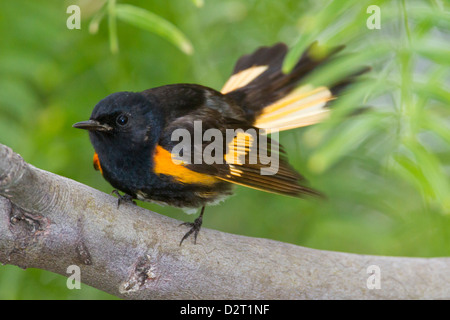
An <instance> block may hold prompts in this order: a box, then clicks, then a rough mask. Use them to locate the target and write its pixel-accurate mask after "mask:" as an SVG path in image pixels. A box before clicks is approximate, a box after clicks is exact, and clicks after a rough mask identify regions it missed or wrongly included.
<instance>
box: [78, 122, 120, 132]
mask: <svg viewBox="0 0 450 320" xmlns="http://www.w3.org/2000/svg"><path fill="white" fill-rule="evenodd" d="M72 127H74V128H77V129H84V130H90V131H111V130H112V129H113V128H112V127H111V126H109V125H107V124H103V123H100V122H98V121H96V120H87V121H81V122H77V123H75V124H73V125H72Z"/></svg>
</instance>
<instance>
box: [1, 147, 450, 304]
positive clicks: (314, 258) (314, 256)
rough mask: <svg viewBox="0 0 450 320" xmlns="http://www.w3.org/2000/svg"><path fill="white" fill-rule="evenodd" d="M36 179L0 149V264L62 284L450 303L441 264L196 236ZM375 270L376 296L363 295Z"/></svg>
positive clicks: (183, 295)
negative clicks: (69, 279) (73, 270)
mask: <svg viewBox="0 0 450 320" xmlns="http://www.w3.org/2000/svg"><path fill="white" fill-rule="evenodd" d="M116 201H117V200H116V199H115V198H113V197H111V196H109V195H107V194H105V193H102V192H100V191H97V190H94V189H92V188H90V187H88V186H85V185H83V184H80V183H78V182H75V181H73V180H70V179H67V178H64V177H61V176H58V175H55V174H53V173H50V172H46V171H43V170H40V169H37V168H35V167H33V166H31V165H29V164H27V163H25V162H24V160H23V159H22V158H21V157H20V156H19V155H17V154H15V153H14V152H13V151H12V150H11V149H10V148H8V147H6V146H4V145H1V144H0V262H1V263H7V264H13V265H17V266H20V267H22V268H28V267H33V268H40V269H45V270H49V271H52V272H56V273H59V274H61V275H64V276H68V275H69V274H67V267H68V266H70V265H78V266H79V267H80V270H81V281H82V282H83V283H86V284H88V285H90V286H93V287H95V288H98V289H100V290H103V291H106V292H108V293H110V294H113V295H115V296H118V297H121V298H125V299H436V298H444V299H448V298H450V292H449V286H448V284H449V283H450V273H449V272H448V269H449V268H450V258H431V259H422V258H399V257H378V256H366V255H356V254H347V253H340V252H330V251H321V250H314V249H308V248H303V247H299V246H295V245H291V244H286V243H281V242H277V241H272V240H266V239H258V238H249V237H244V236H238V235H232V234H226V233H222V232H219V231H214V230H208V229H206V228H204V229H202V231H201V233H200V235H199V239H198V242H197V245H194V244H193V243H192V242H191V241H185V242H184V243H183V245H182V246H179V241H180V239H181V237H182V236H183V234H184V233H185V232H186V230H185V229H184V228H180V227H179V224H180V222H179V221H176V220H174V219H170V218H168V217H165V216H162V215H159V214H157V213H154V212H151V211H148V210H145V209H142V208H140V207H138V206H133V205H126V204H125V205H122V206H121V207H120V209H118V208H117V202H116ZM372 265H375V266H378V267H379V270H380V272H381V273H380V278H379V279H380V284H381V289H369V288H368V286H367V282H368V279H369V282H371V278H372V277H375V275H371V274H368V273H367V270H368V267H369V266H372Z"/></svg>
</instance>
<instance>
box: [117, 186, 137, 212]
mask: <svg viewBox="0 0 450 320" xmlns="http://www.w3.org/2000/svg"><path fill="white" fill-rule="evenodd" d="M111 194H115V195H116V196H117V197H118V198H119V199H118V200H117V209H118V208H119V207H120V205H121V204H122V203H132V204H134V205H136V202H134V201H133V196H130V195H129V194H128V193H124V195H123V196H122V195H121V194H120V193H119V191H117V190H115V189H114V190H113V191H111Z"/></svg>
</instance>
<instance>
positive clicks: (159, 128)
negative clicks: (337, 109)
mask: <svg viewBox="0 0 450 320" xmlns="http://www.w3.org/2000/svg"><path fill="white" fill-rule="evenodd" d="M318 48H319V47H318V45H317V43H316V42H315V43H313V44H312V45H311V46H309V47H308V48H307V50H305V52H304V53H303V55H302V56H301V58H300V59H299V61H298V62H297V64H296V65H295V66H294V67H293V69H292V71H290V72H289V73H287V74H286V73H283V71H282V65H283V61H284V59H285V56H286V54H287V51H288V48H287V46H286V45H285V44H283V43H278V44H276V45H274V46H271V47H261V48H259V49H258V50H256V51H255V52H253V53H252V54H250V55H245V56H243V57H241V58H240V59H239V60H238V61H237V63H236V65H235V67H234V70H233V73H232V75H231V77H230V78H229V80H228V81H227V82H226V83H225V85H224V86H223V88H222V89H221V91H216V90H214V89H211V88H208V87H205V86H201V85H197V84H172V85H165V86H161V87H157V88H152V89H148V90H145V91H142V92H117V93H113V94H111V95H109V96H107V97H106V98H104V99H103V100H101V101H100V102H99V103H98V104H97V105H96V106H95V108H94V110H93V111H92V114H91V117H90V119H89V120H88V121H83V122H78V123H75V124H74V125H73V127H75V128H79V129H86V130H88V131H89V137H90V140H91V143H92V145H93V147H94V149H95V153H94V167H95V168H96V169H97V170H99V171H100V172H101V174H102V175H103V177H104V178H105V179H106V180H107V181H108V182H109V183H110V184H111V185H112V186H113V187H114V188H116V189H118V190H120V191H122V192H124V195H120V194H119V193H118V192H117V191H116V190H115V193H116V194H117V195H118V196H119V202H118V205H120V203H121V202H122V201H124V200H126V201H129V202H132V201H133V200H134V199H138V200H143V201H149V202H155V203H160V204H165V205H167V204H168V205H171V206H175V207H180V208H191V209H193V208H197V209H199V208H201V213H200V215H199V217H198V218H197V219H195V221H194V222H193V223H184V224H185V225H188V226H190V229H189V231H188V232H187V233H186V234H185V235H184V237H182V239H181V242H180V244H181V243H182V242H183V241H184V240H185V239H186V238H187V237H189V236H190V235H191V234H192V233H193V234H194V242H196V240H197V234H198V232H199V230H200V227H201V224H202V219H203V213H204V210H205V206H206V205H211V204H214V203H217V202H218V201H220V200H222V199H224V198H225V197H226V196H228V195H230V194H231V193H232V189H233V186H234V185H241V186H246V187H250V188H255V189H259V190H262V191H267V192H272V193H277V194H281V195H289V196H294V197H302V196H304V195H318V194H319V192H317V191H315V190H313V189H311V188H309V187H307V186H306V185H305V184H306V181H305V179H304V178H303V177H302V175H301V174H299V173H298V172H296V171H295V170H294V169H293V168H292V167H291V166H290V165H289V163H288V161H287V156H286V154H285V152H284V151H283V148H282V147H281V146H280V145H279V144H278V143H277V142H276V141H274V140H271V138H269V137H268V136H267V134H268V133H273V132H275V131H283V130H290V129H294V128H298V127H302V126H307V125H311V124H315V123H317V122H319V121H321V120H322V119H324V118H325V117H326V116H327V114H328V113H329V110H330V108H329V106H330V103H331V101H332V100H333V99H335V98H336V96H337V95H338V93H339V92H340V91H341V89H342V88H344V87H345V86H346V85H348V84H349V83H351V82H353V81H354V78H355V77H356V76H358V75H359V74H361V73H362V72H364V71H365V70H363V71H360V72H358V73H355V74H352V75H351V76H349V77H345V78H344V79H341V80H340V81H338V82H336V83H335V84H334V85H333V86H330V87H325V86H317V87H314V86H312V85H308V84H305V83H302V79H304V78H305V76H307V75H309V74H310V73H311V72H313V71H314V69H315V68H316V67H317V66H319V65H320V64H322V63H324V62H325V61H326V60H329V59H332V57H333V56H335V54H336V53H337V52H339V51H340V50H341V49H342V48H343V46H339V47H336V48H333V49H331V50H329V51H328V53H327V54H323V52H322V54H320V55H316V54H315V52H318V51H320V50H318ZM199 123H200V124H201V126H199ZM199 127H200V129H198V128H199ZM177 129H183V130H184V132H188V133H191V134H192V135H193V136H195V135H196V134H200V137H205V133H207V132H209V133H211V132H212V131H211V130H210V129H214V130H213V131H214V132H213V134H211V135H209V136H210V137H209V139H200V140H199V139H198V138H193V139H191V141H190V142H189V143H186V144H185V145H188V147H190V148H184V149H182V150H181V151H179V150H178V149H179V148H177V150H178V152H174V151H173V150H174V148H175V147H176V146H179V144H180V139H175V138H176V137H175V138H174V132H175V131H176V130H177ZM230 129H233V130H234V131H232V132H234V134H227V133H229V132H230ZM239 129H241V130H239ZM249 129H253V130H254V131H252V132H253V134H251V133H249ZM197 131H200V132H197ZM178 132H179V131H178ZM254 132H256V135H255V134H254ZM217 133H219V135H222V137H223V139H222V140H223V147H219V148H217V146H216V147H215V149H214V151H213V152H212V153H211V154H212V157H213V158H214V160H215V161H211V159H205V157H204V152H205V151H206V149H207V148H208V146H210V144H211V143H212V142H219V140H221V139H218V136H217ZM211 136H214V139H213V138H211ZM219 138H220V136H219ZM262 138H265V140H264V141H267V143H265V144H264V147H263V148H261V143H260V141H263V139H262ZM213 140H214V141H213ZM215 140H218V141H215ZM216 145H217V143H216ZM272 146H276V148H272ZM209 148H211V147H209ZM261 150H262V151H264V153H265V154H266V155H269V156H270V157H271V159H274V160H276V161H277V165H276V166H275V169H273V166H271V164H270V163H268V161H263V157H262V156H261V157H260V155H259V153H258V152H262V151H261ZM274 150H275V151H274ZM253 151H256V152H254V153H253ZM251 154H253V155H255V154H256V157H253V161H249V160H251V159H249V158H250V157H249V155H251ZM198 155H201V156H200V157H197V156H198ZM275 155H276V157H274V156H275ZM218 156H219V159H218ZM180 157H182V160H180ZM198 159H200V161H199V160H198ZM189 160H191V161H189ZM195 160H197V161H195ZM218 160H219V161H218ZM220 160H222V161H220ZM265 160H267V159H265ZM263 169H267V170H268V172H266V173H265V174H262V170H263ZM270 170H272V171H270Z"/></svg>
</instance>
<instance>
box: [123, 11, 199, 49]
mask: <svg viewBox="0 0 450 320" xmlns="http://www.w3.org/2000/svg"><path fill="white" fill-rule="evenodd" d="M115 13H116V15H117V18H119V19H120V20H122V21H125V22H128V23H129V24H131V25H134V26H136V27H138V28H141V29H144V30H147V31H149V32H152V33H155V34H157V35H159V36H161V37H163V38H165V39H166V40H168V41H170V42H171V43H173V44H174V45H175V46H177V47H178V48H179V49H180V50H181V51H182V52H184V53H185V54H192V52H193V51H194V50H193V47H192V44H191V42H190V41H189V40H188V39H187V37H186V36H185V35H184V34H183V33H182V32H181V31H180V30H179V29H178V28H177V27H175V26H174V25H173V24H172V23H170V22H169V21H167V20H165V19H163V18H161V17H160V16H158V15H156V14H154V13H153V12H150V11H147V10H145V9H142V8H138V7H135V6H132V5H129V4H118V5H117V6H116V10H115Z"/></svg>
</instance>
